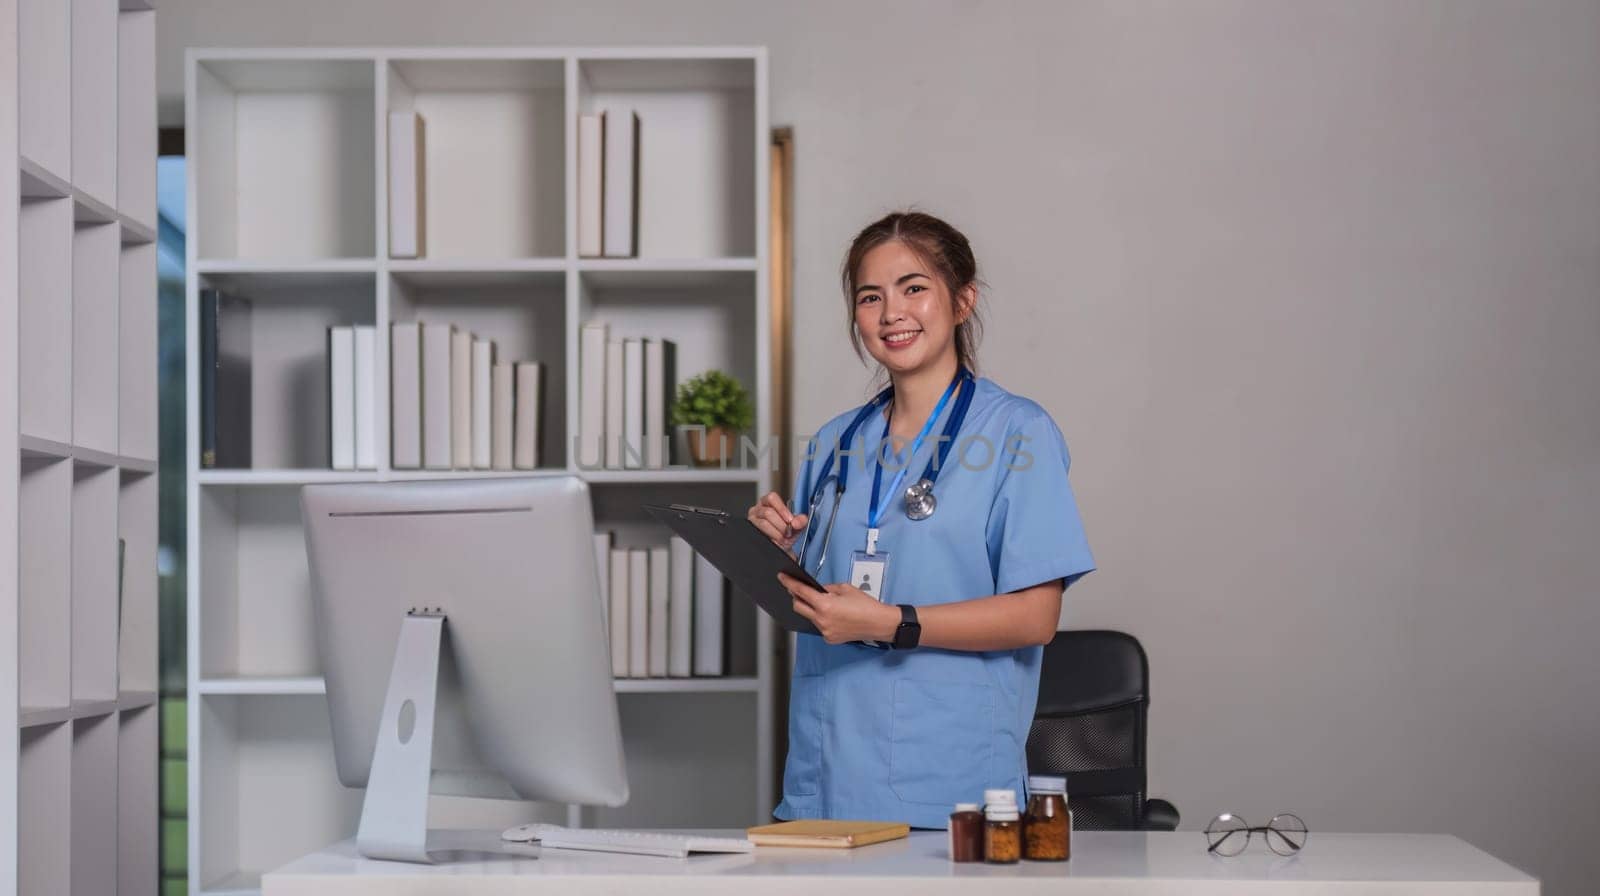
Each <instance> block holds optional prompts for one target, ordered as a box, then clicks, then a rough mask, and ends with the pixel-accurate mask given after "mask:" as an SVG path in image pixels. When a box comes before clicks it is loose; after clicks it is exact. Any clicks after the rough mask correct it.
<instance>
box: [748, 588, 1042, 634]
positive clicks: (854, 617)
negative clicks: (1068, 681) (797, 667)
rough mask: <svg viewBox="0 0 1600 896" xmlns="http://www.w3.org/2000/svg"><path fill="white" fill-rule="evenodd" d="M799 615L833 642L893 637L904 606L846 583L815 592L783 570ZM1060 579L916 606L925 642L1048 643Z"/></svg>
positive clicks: (898, 625)
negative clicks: (989, 593)
mask: <svg viewBox="0 0 1600 896" xmlns="http://www.w3.org/2000/svg"><path fill="white" fill-rule="evenodd" d="M778 580H779V581H780V582H782V583H783V587H784V588H786V589H788V591H789V594H790V595H792V596H793V597H794V609H795V612H796V613H799V614H800V615H801V616H804V617H805V618H807V619H809V620H811V622H812V624H813V625H815V626H816V627H817V630H818V631H819V632H821V634H822V637H823V640H825V641H827V642H828V643H829V644H843V643H845V642H847V641H893V640H894V633H895V629H897V628H899V627H900V608H899V607H898V606H897V605H894V604H884V603H881V602H879V601H878V600H877V599H876V598H874V597H872V596H871V595H869V594H866V593H864V592H862V591H861V590H860V589H858V588H856V587H855V586H853V585H850V584H847V583H839V584H837V585H828V586H827V590H825V591H817V590H816V589H814V588H810V587H808V586H806V585H803V584H801V583H800V582H799V581H798V580H796V579H791V578H789V577H788V576H786V575H783V574H781V573H780V574H779V575H778ZM1061 590H1062V582H1061V580H1060V579H1055V580H1052V581H1049V582H1043V583H1041V584H1038V585H1034V586H1033V587H1031V588H1023V589H1021V590H1020V591H1012V592H1009V593H1007V594H991V595H989V596H988V597H975V598H973V599H971V600H963V601H956V602H954V603H948V604H933V605H931V606H922V605H919V606H918V607H917V621H918V622H919V623H920V624H921V625H922V639H921V642H920V643H921V646H923V647H942V648H944V649H946V650H973V651H980V650H1012V649H1014V648H1017V647H1033V646H1035V645H1039V644H1046V643H1049V641H1050V639H1051V638H1053V637H1055V634H1056V624H1057V622H1058V621H1059V620H1060V617H1061Z"/></svg>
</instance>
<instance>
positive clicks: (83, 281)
mask: <svg viewBox="0 0 1600 896" xmlns="http://www.w3.org/2000/svg"><path fill="white" fill-rule="evenodd" d="M121 250H122V238H121V234H120V233H119V232H118V230H117V225H115V224H79V225H78V226H77V227H75V228H73V231H72V443H73V444H74V445H80V446H83V447H85V448H93V449H95V450H97V451H104V452H106V453H108V454H113V455H114V454H116V453H117V441H118V432H117V425H118V423H117V418H118V408H117V400H118V398H119V396H120V393H119V387H118V385H117V374H118V369H117V368H118V363H119V362H118V346H119V343H120V342H121V337H120V335H119V334H118V331H117V304H118V300H117V290H118V286H119V280H120V278H121V275H120V270H121V265H120V253H121Z"/></svg>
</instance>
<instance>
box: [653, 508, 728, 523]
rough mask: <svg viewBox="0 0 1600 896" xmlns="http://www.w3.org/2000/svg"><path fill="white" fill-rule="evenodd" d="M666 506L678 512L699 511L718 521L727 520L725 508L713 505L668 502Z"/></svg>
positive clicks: (723, 521) (725, 521)
mask: <svg viewBox="0 0 1600 896" xmlns="http://www.w3.org/2000/svg"><path fill="white" fill-rule="evenodd" d="M667 506H668V507H670V508H671V509H673V510H676V511H678V512H680V513H699V514H703V515H705V516H710V517H716V520H717V522H719V523H727V522H728V512H727V511H726V510H718V509H717V508H715V507H696V506H694V505H693V504H668V505H667Z"/></svg>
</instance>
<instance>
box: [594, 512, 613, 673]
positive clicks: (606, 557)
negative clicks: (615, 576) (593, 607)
mask: <svg viewBox="0 0 1600 896" xmlns="http://www.w3.org/2000/svg"><path fill="white" fill-rule="evenodd" d="M594 569H595V573H596V574H597V575H598V576H599V580H600V587H599V588H598V589H597V590H596V593H597V594H599V595H600V626H601V628H602V629H603V630H604V631H605V633H606V639H607V640H606V643H607V644H608V645H609V644H610V638H611V533H610V532H596V533H594Z"/></svg>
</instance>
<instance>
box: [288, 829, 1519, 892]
mask: <svg viewBox="0 0 1600 896" xmlns="http://www.w3.org/2000/svg"><path fill="white" fill-rule="evenodd" d="M710 833H717V834H721V835H723V836H735V835H736V832H731V831H716V832H710ZM437 842H438V845H439V846H440V847H444V848H455V849H458V850H460V851H459V852H455V853H452V854H448V857H449V858H451V859H452V860H453V861H452V862H451V863H450V864H442V865H432V866H429V865H406V864H400V863H395V862H374V861H370V860H367V859H362V858H360V857H359V856H357V855H356V851H355V844H354V842H353V841H348V840H347V841H345V842H343V843H339V844H337V845H334V846H331V847H329V848H328V849H325V850H323V851H321V852H316V853H312V854H311V855H309V856H306V857H305V858H302V859H299V860H298V861H295V862H292V863H290V864H288V865H286V866H284V867H283V868H280V869H279V870H277V871H275V872H272V873H270V874H267V875H266V876H264V877H263V878H262V896H378V894H384V896H388V894H393V893H404V894H406V896H429V894H435V893H437V894H441V896H442V894H450V896H458V894H479V893H482V894H491V896H511V894H556V893H559V894H573V896H585V894H602V893H604V894H616V893H648V894H652V896H653V894H680V893H681V894H712V896H716V894H730V896H731V894H737V896H785V894H797V896H798V894H804V896H818V894H824V896H851V894H867V893H870V894H873V896H883V894H888V893H907V894H916V896H922V894H928V893H936V894H950V896H957V894H959V896H971V894H975V893H983V894H988V893H1004V894H1041V896H1042V894H1050V896H1060V894H1088V893H1094V894H1114V896H1179V894H1182V896H1236V894H1246V896H1249V894H1260V896H1268V894H1271V896H1277V894H1286V896H1289V894H1292V896H1378V894H1383V896H1410V894H1415V896H1421V894H1429V896H1435V894H1437V896H1456V894H1459V896H1466V894H1471V896H1536V894H1538V892H1539V882H1538V881H1536V880H1534V879H1533V878H1531V877H1529V876H1527V875H1526V874H1523V873H1522V872H1520V871H1518V870H1516V869H1515V868H1512V867H1511V866H1510V865H1507V864H1505V863H1504V862H1501V861H1500V860H1498V859H1496V858H1494V857H1493V856H1490V855H1489V854H1487V853H1485V852H1482V851H1481V850H1478V849H1476V848H1474V847H1472V846H1470V845H1468V844H1467V843H1465V842H1463V841H1461V840H1458V839H1456V838H1455V837H1447V836H1443V835H1437V834H1319V833H1316V832H1315V831H1313V832H1312V834H1311V839H1310V842H1309V843H1307V845H1306V848H1305V850H1304V852H1302V853H1301V854H1300V855H1298V856H1295V857H1293V858H1283V857H1280V856H1278V855H1275V854H1273V853H1272V852H1271V851H1269V850H1268V849H1266V848H1265V847H1264V846H1263V845H1262V844H1260V843H1258V842H1255V841H1254V838H1252V842H1251V844H1250V849H1249V851H1247V852H1246V853H1245V854H1244V855H1241V856H1236V857H1234V858H1231V859H1228V858H1217V857H1213V856H1209V855H1207V854H1206V850H1205V842H1204V840H1203V839H1202V838H1201V835H1200V834H1199V833H1197V832H1194V831H1181V832H1177V833H1101V832H1079V833H1077V834H1075V835H1074V836H1073V858H1072V861H1070V862H1065V863H1050V862H1023V863H1021V864H1018V865H1010V866H1003V865H968V864H962V865H956V864H953V863H951V862H950V861H948V860H947V858H946V855H947V854H946V841H945V835H944V833H943V832H927V831H916V832H913V833H912V834H911V837H910V838H909V839H907V840H896V841H894V842H891V843H880V844H876V845H873V846H866V847H862V848H860V849H855V850H828V849H781V848H774V847H766V848H758V849H757V850H756V851H755V852H754V853H752V854H749V855H730V856H698V855H697V856H691V857H689V858H687V859H663V858H655V857H650V856H629V855H614V854H610V853H593V852H590V853H585V852H575V851H572V850H556V849H551V850H544V851H543V854H542V855H541V850H540V849H539V848H538V847H536V846H529V847H523V848H522V850H521V851H522V852H523V853H524V855H521V856H514V855H506V854H503V853H491V852H484V851H481V850H485V849H496V848H498V845H499V838H498V836H497V835H496V834H495V833H491V832H483V833H470V832H462V833H455V834H447V835H443V836H442V837H441V838H440V839H439V840H438V841H437ZM433 845H434V844H433V842H430V847H432V846H433Z"/></svg>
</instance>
